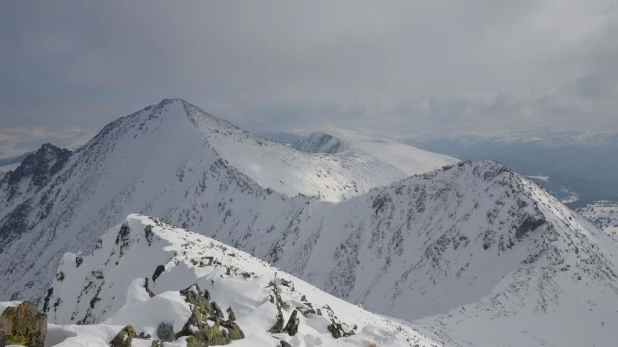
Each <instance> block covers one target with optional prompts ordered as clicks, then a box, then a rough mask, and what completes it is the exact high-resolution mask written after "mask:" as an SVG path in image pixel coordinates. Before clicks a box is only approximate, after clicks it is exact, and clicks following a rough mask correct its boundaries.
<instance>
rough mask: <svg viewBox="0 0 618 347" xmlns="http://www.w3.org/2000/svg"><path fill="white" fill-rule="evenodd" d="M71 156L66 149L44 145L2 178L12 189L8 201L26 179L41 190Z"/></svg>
mask: <svg viewBox="0 0 618 347" xmlns="http://www.w3.org/2000/svg"><path fill="white" fill-rule="evenodd" d="M71 154H72V152H71V151H69V150H68V149H64V148H59V147H56V146H54V145H52V144H49V143H46V144H44V145H42V146H41V148H39V150H37V151H36V152H34V153H32V154H30V155H28V156H27V157H26V158H25V159H24V161H23V162H22V163H21V165H19V167H17V169H15V171H11V172H9V173H7V175H6V176H5V178H4V179H5V180H6V183H7V184H8V185H9V186H11V187H12V190H11V192H10V193H9V200H10V198H11V197H12V195H11V193H12V194H15V193H16V189H17V187H16V186H17V184H19V183H20V182H21V181H22V180H24V179H26V178H29V177H31V178H32V180H31V182H30V184H31V185H32V186H33V187H35V188H36V190H37V191H38V190H39V189H41V188H43V187H44V186H45V185H46V184H47V183H49V181H50V179H51V178H52V177H53V176H54V175H55V174H56V173H58V171H60V170H61V169H62V168H63V167H64V165H65V164H66V163H67V161H68V160H69V158H70V157H71Z"/></svg>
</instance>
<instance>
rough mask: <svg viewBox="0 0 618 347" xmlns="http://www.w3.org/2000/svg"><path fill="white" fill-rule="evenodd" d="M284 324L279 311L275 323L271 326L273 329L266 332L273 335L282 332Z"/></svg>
mask: <svg viewBox="0 0 618 347" xmlns="http://www.w3.org/2000/svg"><path fill="white" fill-rule="evenodd" d="M284 323H285V320H284V319H283V313H281V309H279V312H278V313H277V321H276V322H275V325H273V327H272V328H270V330H268V331H269V332H271V333H273V334H278V333H280V332H282V331H283V324H284Z"/></svg>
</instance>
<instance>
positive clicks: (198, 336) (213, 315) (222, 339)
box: [176, 284, 245, 347]
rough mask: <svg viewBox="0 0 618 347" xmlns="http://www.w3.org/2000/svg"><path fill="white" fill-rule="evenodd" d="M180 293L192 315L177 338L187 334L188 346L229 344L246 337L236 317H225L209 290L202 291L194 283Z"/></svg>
mask: <svg viewBox="0 0 618 347" xmlns="http://www.w3.org/2000/svg"><path fill="white" fill-rule="evenodd" d="M180 295H182V296H184V297H185V301H186V302H187V303H188V304H189V306H190V307H191V316H190V317H189V320H188V321H187V323H185V325H184V327H183V328H182V330H181V331H180V332H179V333H177V334H176V338H179V337H182V336H187V347H203V346H217V345H227V344H229V343H230V342H231V341H233V340H240V339H244V338H245V334H244V333H243V331H242V330H241V329H240V327H239V326H238V325H237V324H236V322H234V319H233V318H235V317H228V318H229V319H223V318H224V316H223V311H221V309H220V308H219V305H217V303H216V302H214V301H213V302H211V301H210V294H209V293H208V291H206V290H205V291H202V290H200V288H199V286H198V285H197V284H194V285H192V286H191V287H189V288H187V289H184V290H181V291H180ZM232 312H233V311H232ZM230 316H231V315H230Z"/></svg>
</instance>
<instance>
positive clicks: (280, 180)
mask: <svg viewBox="0 0 618 347" xmlns="http://www.w3.org/2000/svg"><path fill="white" fill-rule="evenodd" d="M170 105H173V106H170V109H172V108H173V107H178V106H182V107H183V108H184V110H183V111H180V112H182V113H184V112H186V113H187V116H188V118H189V119H190V121H191V123H192V124H193V125H194V126H195V128H196V129H197V131H198V132H199V133H200V134H201V135H202V136H203V138H204V139H205V141H206V142H207V143H208V145H209V146H210V147H211V148H212V149H213V150H214V151H215V152H216V153H217V154H218V155H219V156H221V158H223V159H225V160H226V161H227V163H229V164H230V165H232V166H234V167H235V168H236V169H238V170H240V171H241V172H242V173H244V174H245V175H247V176H248V177H249V178H251V179H252V180H253V181H254V182H256V183H258V184H259V185H261V186H262V187H264V188H271V189H274V190H275V191H277V192H280V193H283V194H286V195H288V196H295V195H298V194H303V195H307V196H315V197H318V198H319V199H321V200H325V201H331V202H339V201H343V200H345V199H348V198H350V197H353V196H356V195H359V194H362V193H364V192H366V191H368V190H369V189H371V188H374V187H378V186H384V185H387V184H390V183H392V182H393V181H396V180H399V179H403V178H405V177H407V176H408V174H406V173H404V172H402V171H400V170H398V169H396V168H395V167H393V166H392V165H390V164H387V163H384V162H383V161H380V160H378V159H377V158H375V157H373V156H367V155H366V154H365V153H357V152H345V153H339V154H334V155H331V154H329V153H304V152H300V151H297V150H294V148H292V147H290V146H287V145H285V144H283V143H280V142H276V141H271V140H266V139H259V138H257V137H255V136H253V135H252V134H251V133H249V132H247V131H244V130H241V129H239V128H237V127H236V126H234V125H232V124H230V123H228V122H226V121H223V120H221V119H218V118H215V117H213V116H211V115H209V114H207V113H205V112H204V111H202V110H200V109H199V108H197V107H195V106H193V105H191V104H188V103H186V102H184V101H179V100H176V101H172V102H171V104H170ZM335 145H336V144H335ZM342 146H344V145H342Z"/></svg>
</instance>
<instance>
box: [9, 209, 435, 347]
mask: <svg viewBox="0 0 618 347" xmlns="http://www.w3.org/2000/svg"><path fill="white" fill-rule="evenodd" d="M158 267H162V270H163V268H164V270H163V271H161V272H157V271H156V269H157V268H158ZM155 273H156V274H158V275H157V276H153V275H154V274H155ZM153 278H154V280H153ZM273 284H274V285H273ZM196 285H197V287H196ZM146 288H147V289H146ZM187 288H191V290H192V291H194V292H196V293H197V291H198V290H199V291H205V292H206V293H208V295H209V297H210V300H212V302H215V303H216V304H217V306H218V308H220V309H221V310H222V311H223V312H222V313H223V317H222V318H221V321H222V322H223V321H224V320H227V319H229V316H230V311H228V307H229V308H231V312H233V313H234V316H235V322H236V323H237V324H238V326H239V327H240V329H241V330H242V332H243V334H244V336H245V338H242V339H239V340H236V341H234V342H233V343H232V345H233V346H273V347H274V346H281V344H280V341H281V340H283V341H286V342H288V343H290V344H291V345H292V346H369V344H370V343H371V342H373V343H376V344H377V345H379V346H413V345H414V346H419V347H420V346H437V345H438V344H437V343H435V342H433V341H431V340H430V339H427V338H425V337H423V336H422V335H420V334H418V333H417V332H415V331H414V330H413V329H411V328H410V327H406V326H405V325H401V324H398V323H395V322H393V321H390V320H388V319H386V318H383V317H381V316H378V315H375V314H372V313H369V312H367V311H365V310H363V309H362V308H359V307H358V306H356V305H351V304H349V303H347V302H345V301H342V300H340V299H337V298H335V297H332V296H330V295H328V294H326V293H324V292H322V291H320V290H318V289H317V288H315V287H313V286H312V285H310V284H308V283H306V282H303V281H301V280H299V279H297V278H295V277H293V276H290V275H288V274H286V273H284V272H281V271H278V270H277V269H276V268H273V267H270V266H269V265H268V264H266V263H264V262H263V261H261V260H259V259H256V258H254V257H252V256H250V255H248V254H247V253H245V252H242V251H239V250H237V249H234V248H232V247H229V246H226V245H225V244H222V243H220V242H218V241H215V240H213V239H210V238H207V237H205V236H202V235H199V234H195V233H192V232H189V231H186V230H184V229H179V228H173V227H170V226H168V225H167V224H165V223H162V222H160V221H159V220H157V219H154V218H150V217H145V216H139V215H130V216H129V217H127V219H126V220H125V222H124V223H123V224H122V225H118V226H116V227H114V228H112V229H110V230H109V231H108V232H107V233H105V234H104V235H103V236H101V239H100V241H99V243H98V246H97V249H96V250H95V251H94V253H93V254H92V255H91V256H82V255H76V254H73V253H67V254H65V255H64V257H63V261H62V264H61V266H60V267H59V269H58V272H57V276H56V280H55V282H54V285H53V286H52V287H51V288H50V291H49V295H48V296H47V298H46V302H47V303H48V304H47V306H46V311H47V313H48V321H49V323H52V324H50V329H49V330H50V334H51V335H50V336H49V337H48V343H47V344H48V345H51V343H50V342H52V341H51V340H54V341H53V342H55V343H60V344H58V345H59V346H63V345H67V346H68V345H72V344H76V343H80V342H89V344H88V345H89V346H94V345H97V346H99V345H100V346H106V342H109V341H111V340H112V339H113V338H114V336H115V335H116V334H117V333H118V331H119V330H120V328H122V327H124V326H126V325H128V324H130V325H132V326H133V328H134V329H135V330H136V332H137V333H138V334H139V333H144V335H150V336H152V338H148V339H143V340H141V341H140V340H135V339H134V340H133V345H134V346H141V345H144V346H150V344H151V340H155V339H157V338H161V337H159V336H157V327H158V325H159V324H160V323H168V324H170V326H172V327H173V331H174V333H180V332H181V331H182V329H183V326H185V324H187V321H188V320H189V317H190V315H191V309H192V308H191V306H192V305H190V304H189V303H188V302H185V300H186V299H185V297H183V294H182V292H181V291H182V290H184V289H187ZM198 288H199V289H198ZM148 291H150V293H149V292H148ZM275 295H276V296H275ZM275 297H276V298H277V300H274V298H275ZM271 299H272V301H271ZM13 304H14V303H13ZM278 304H281V306H280V309H281V313H282V315H283V319H284V321H285V322H288V321H289V319H290V316H291V315H292V314H293V312H294V311H298V312H297V313H296V315H297V317H298V318H299V325H298V332H297V333H294V334H288V333H287V332H273V333H271V332H269V330H270V329H271V328H272V327H273V326H275V323H276V322H277V314H278ZM333 322H337V323H340V324H342V328H343V331H345V332H354V334H352V335H351V336H349V337H340V338H337V339H335V338H334V337H333V335H332V334H331V332H330V330H329V326H332V324H333ZM75 323H79V324H82V325H80V326H71V325H69V326H65V325H58V324H75ZM83 324H91V325H86V326H83ZM92 324H94V325H92ZM212 324H215V322H214V321H212ZM221 324H222V326H223V325H224V323H221ZM331 328H332V327H331ZM221 329H225V328H224V327H222V328H221ZM71 333H72V334H75V335H77V336H73V337H68V338H67V336H66V335H68V336H71ZM61 335H65V336H64V338H66V340H64V341H62V336H61ZM186 339H187V337H180V338H179V339H178V340H177V341H176V343H177V344H178V346H184V345H185V341H186ZM93 343H94V344H93Z"/></svg>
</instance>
